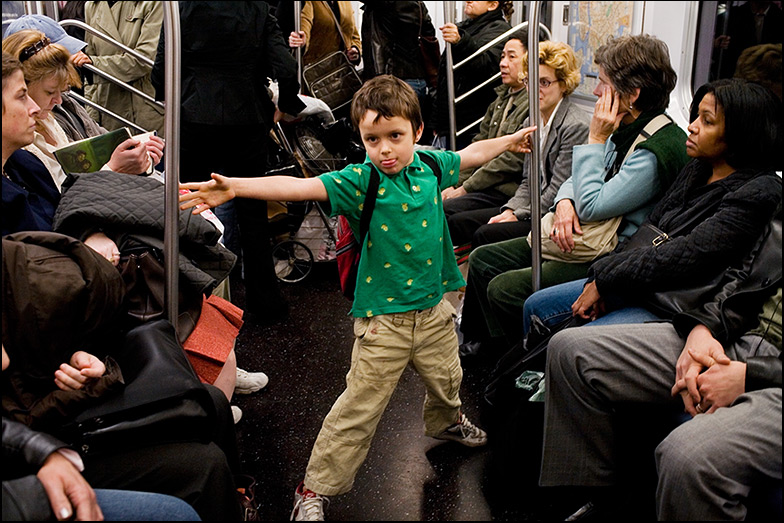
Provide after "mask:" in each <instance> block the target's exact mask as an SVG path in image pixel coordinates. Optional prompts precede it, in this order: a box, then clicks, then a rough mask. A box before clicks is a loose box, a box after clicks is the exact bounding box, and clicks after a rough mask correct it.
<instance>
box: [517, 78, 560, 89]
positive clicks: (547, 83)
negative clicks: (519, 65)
mask: <svg viewBox="0 0 784 523" xmlns="http://www.w3.org/2000/svg"><path fill="white" fill-rule="evenodd" d="M556 82H560V80H556V81H555V82H551V81H550V80H548V79H547V78H540V79H539V89H547V88H548V87H550V86H551V85H553V84H554V83H556ZM523 85H524V86H525V87H526V89H527V88H528V77H527V76H526V77H525V78H523Z"/></svg>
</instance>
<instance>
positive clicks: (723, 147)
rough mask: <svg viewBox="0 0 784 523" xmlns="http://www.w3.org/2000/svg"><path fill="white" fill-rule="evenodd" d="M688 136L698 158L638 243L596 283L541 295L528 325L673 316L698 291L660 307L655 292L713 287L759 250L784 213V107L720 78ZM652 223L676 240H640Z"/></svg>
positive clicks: (591, 279) (699, 98)
mask: <svg viewBox="0 0 784 523" xmlns="http://www.w3.org/2000/svg"><path fill="white" fill-rule="evenodd" d="M688 130H689V138H688V140H687V141H686V151H687V153H688V155H689V157H691V158H693V160H692V161H691V162H689V164H688V165H687V166H686V167H685V168H684V169H683V170H682V171H681V173H680V174H679V175H678V178H677V179H676V180H675V182H674V183H673V184H672V186H671V187H670V189H669V191H668V192H667V194H666V195H665V196H664V198H663V199H662V200H661V201H660V202H659V203H658V204H657V205H656V207H655V208H654V209H653V211H652V212H651V213H650V215H649V216H648V217H647V219H646V222H645V224H644V226H645V227H643V228H642V230H640V231H639V233H638V234H637V235H635V236H637V237H635V236H632V237H631V238H630V240H631V241H629V240H627V241H626V242H621V243H619V245H618V247H617V248H616V249H615V250H614V251H613V252H611V253H610V254H608V255H607V256H604V257H603V258H599V259H597V260H596V261H594V262H593V263H592V264H591V266H590V269H589V271H588V278H587V279H581V280H577V281H573V282H569V283H564V284H562V285H558V286H555V287H552V288H550V289H543V290H541V291H539V292H537V293H535V294H534V295H533V296H531V298H530V299H529V301H528V302H527V303H526V304H525V318H524V322H525V326H526V328H527V326H528V324H529V322H530V317H531V316H532V315H536V316H538V317H539V318H540V319H542V320H544V321H545V323H547V324H548V325H551V324H553V323H556V322H557V321H559V320H560V319H564V318H568V317H569V316H579V317H581V318H584V319H590V320H594V321H592V322H591V323H590V324H589V325H602V324H616V323H642V322H644V321H649V320H658V319H662V318H663V319H670V317H671V316H672V315H674V314H677V313H679V312H681V308H682V307H684V306H689V305H690V303H689V300H691V299H697V298H699V296H698V293H697V292H696V291H695V292H694V293H692V295H693V296H692V295H690V294H688V293H687V294H685V295H684V294H683V293H680V294H679V296H680V297H679V298H678V299H677V300H675V301H671V302H670V303H661V302H660V301H658V300H657V301H654V300H653V294H655V293H663V294H665V295H666V294H667V292H668V291H679V290H680V289H682V288H683V289H691V288H696V287H698V286H700V285H708V284H709V283H710V282H711V281H712V280H713V279H714V278H715V277H716V276H718V275H719V274H721V273H723V272H725V271H726V270H727V268H728V267H734V266H736V265H737V264H738V263H739V262H740V260H742V259H743V257H744V256H746V255H747V254H748V253H749V252H750V251H751V250H752V248H753V247H754V245H755V244H756V242H757V241H758V239H759V237H760V235H761V234H762V232H763V230H764V228H765V227H766V226H767V225H768V223H769V222H770V220H771V219H772V217H773V216H774V215H775V213H776V212H777V210H778V209H780V207H781V178H780V177H779V176H778V175H776V173H775V168H776V163H777V161H778V159H779V156H778V155H779V151H780V150H781V145H782V144H781V140H782V134H781V102H780V101H779V100H778V98H776V97H775V96H774V95H773V93H772V92H771V91H770V90H768V89H767V88H765V87H762V86H760V85H757V84H753V83H750V82H746V81H745V80H740V79H737V78H735V79H731V80H729V79H728V80H717V81H715V82H711V83H709V84H705V85H703V86H702V87H700V88H699V89H698V90H697V92H696V93H695V95H694V99H693V100H692V107H691V123H690V124H689V127H688ZM648 225H651V226H653V227H654V228H656V229H659V230H660V231H663V232H664V233H667V234H668V237H667V238H666V240H665V241H661V242H658V243H655V244H654V243H652V242H651V241H649V240H648V241H645V242H642V241H636V240H639V239H644V237H643V235H646V234H647V229H648ZM638 245H639V246H638ZM662 315H664V316H662Z"/></svg>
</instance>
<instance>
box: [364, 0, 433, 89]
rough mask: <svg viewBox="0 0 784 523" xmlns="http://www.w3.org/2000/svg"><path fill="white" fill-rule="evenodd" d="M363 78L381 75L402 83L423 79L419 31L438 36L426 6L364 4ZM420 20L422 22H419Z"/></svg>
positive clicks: (415, 4) (405, 3) (414, 3)
mask: <svg viewBox="0 0 784 523" xmlns="http://www.w3.org/2000/svg"><path fill="white" fill-rule="evenodd" d="M363 4H364V5H363V6H362V10H363V14H362V61H363V64H364V67H363V70H362V76H363V78H364V79H365V81H367V80H370V79H371V78H374V77H376V76H378V75H381V74H391V75H394V76H397V77H398V78H400V79H403V80H408V79H417V78H419V79H423V78H425V71H424V67H423V65H422V56H421V54H420V52H419V30H420V25H421V28H422V35H424V36H435V29H434V28H433V22H432V21H431V20H430V15H429V14H428V12H427V7H425V6H424V5H422V6H421V7H420V4H423V2H389V1H384V2H363ZM420 17H421V18H420Z"/></svg>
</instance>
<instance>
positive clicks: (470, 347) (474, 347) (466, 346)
mask: <svg viewBox="0 0 784 523" xmlns="http://www.w3.org/2000/svg"><path fill="white" fill-rule="evenodd" d="M481 351H482V342H481V341H467V342H465V343H461V344H460V347H459V348H458V354H460V359H463V358H472V359H476V358H477V356H479V353H480V352H481Z"/></svg>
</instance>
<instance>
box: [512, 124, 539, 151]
mask: <svg viewBox="0 0 784 523" xmlns="http://www.w3.org/2000/svg"><path fill="white" fill-rule="evenodd" d="M535 130H536V126H535V125H532V126H531V127H525V128H523V129H520V130H519V131H517V132H516V133H514V134H511V135H510V137H511V144H510V145H509V147H508V150H509V151H512V152H513V153H530V152H531V133H533V132H534V131H535Z"/></svg>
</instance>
